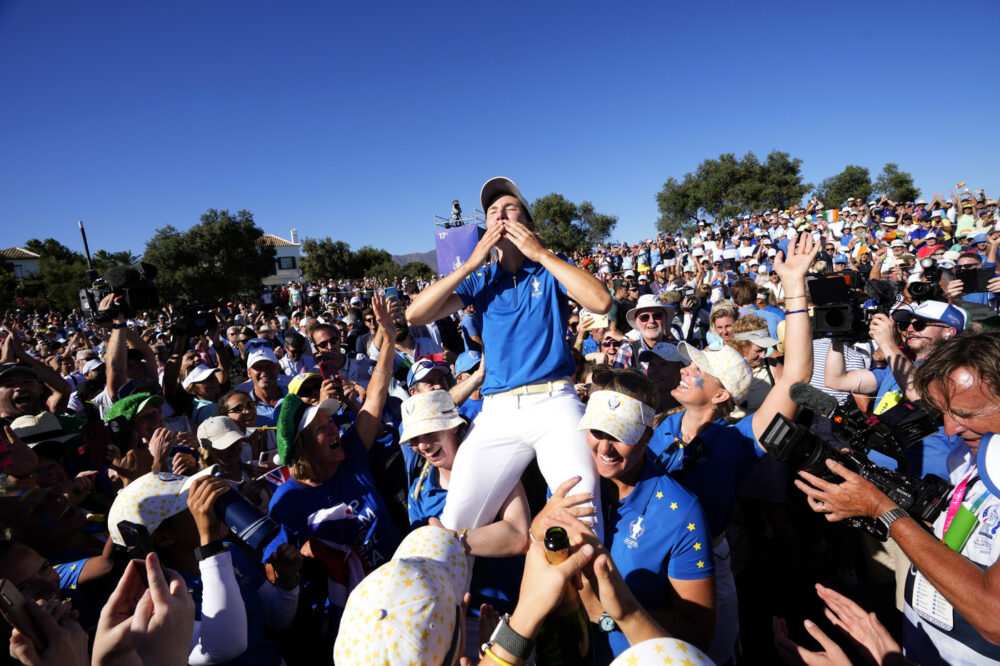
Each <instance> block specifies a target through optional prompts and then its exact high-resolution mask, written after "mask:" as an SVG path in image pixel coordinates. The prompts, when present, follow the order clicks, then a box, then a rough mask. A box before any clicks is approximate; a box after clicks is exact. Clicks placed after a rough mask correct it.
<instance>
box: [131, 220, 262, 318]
mask: <svg viewBox="0 0 1000 666" xmlns="http://www.w3.org/2000/svg"><path fill="white" fill-rule="evenodd" d="M263 235H264V232H263V230H262V229H261V228H260V227H258V226H257V225H256V224H255V223H254V221H253V214H251V213H250V211H247V210H241V211H239V212H237V213H236V215H235V216H234V215H231V214H230V213H229V211H228V210H215V209H214V208H210V209H209V210H208V212H206V213H205V214H204V215H202V216H201V222H200V223H199V224H196V225H195V226H193V227H191V228H190V229H188V230H187V231H184V232H181V231H178V230H177V229H176V228H174V227H173V226H169V225H168V226H166V227H163V228H162V229H157V230H156V234H155V235H154V236H153V237H152V238H151V239H149V240H148V241H147V242H146V252H145V254H144V255H143V261H145V262H146V263H149V264H152V265H153V266H155V267H156V269H157V277H156V284H157V285H158V286H159V288H160V295H161V297H162V298H163V299H165V300H170V301H172V300H176V299H178V298H182V297H183V298H187V299H189V300H192V301H200V302H206V301H215V300H220V299H223V298H228V297H231V296H233V295H234V294H238V293H240V292H241V291H245V290H246V289H247V288H255V287H256V286H257V285H259V284H260V282H261V280H262V279H263V278H265V277H267V276H268V275H271V274H272V273H273V272H274V270H275V264H274V254H275V252H274V248H273V247H268V246H261V247H258V245H257V241H258V240H259V239H260V237H261V236H263Z"/></svg>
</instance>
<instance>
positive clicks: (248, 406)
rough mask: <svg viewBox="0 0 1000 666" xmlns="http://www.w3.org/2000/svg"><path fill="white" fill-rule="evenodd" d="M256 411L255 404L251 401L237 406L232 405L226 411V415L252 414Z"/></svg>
mask: <svg viewBox="0 0 1000 666" xmlns="http://www.w3.org/2000/svg"><path fill="white" fill-rule="evenodd" d="M254 411H257V403H256V402H254V401H253V400H251V401H250V402H244V403H240V404H239V405H233V406H232V407H230V408H229V409H227V410H226V414H234V413H235V414H243V413H244V412H254Z"/></svg>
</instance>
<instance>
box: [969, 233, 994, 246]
mask: <svg viewBox="0 0 1000 666" xmlns="http://www.w3.org/2000/svg"><path fill="white" fill-rule="evenodd" d="M988 240H989V238H988V237H987V236H986V234H978V235H976V236H973V237H972V240H970V241H969V243H971V244H972V245H975V244H976V243H985V242H986V241H988Z"/></svg>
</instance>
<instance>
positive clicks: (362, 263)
mask: <svg viewBox="0 0 1000 666" xmlns="http://www.w3.org/2000/svg"><path fill="white" fill-rule="evenodd" d="M387 262H388V263H392V264H394V265H396V266H397V267H398V266H399V264H397V263H396V262H395V261H393V260H392V255H391V254H389V253H388V252H386V251H385V250H380V249H378V248H376V247H372V246H371V245H365V246H364V247H362V248H361V249H359V250H358V251H357V252H355V253H354V254H353V255H352V257H351V272H350V274H349V275H348V276H347V277H349V278H352V279H357V278H362V277H364V276H366V275H370V274H371V273H370V271H371V269H372V267H374V266H378V265H380V264H382V265H383V267H382V268H383V269H385V270H387V266H384V265H385V264H386V263H387Z"/></svg>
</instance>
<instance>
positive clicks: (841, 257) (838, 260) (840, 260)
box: [833, 254, 847, 264]
mask: <svg viewBox="0 0 1000 666" xmlns="http://www.w3.org/2000/svg"><path fill="white" fill-rule="evenodd" d="M833 263H835V264H846V263H847V255H846V254H835V255H833Z"/></svg>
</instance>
